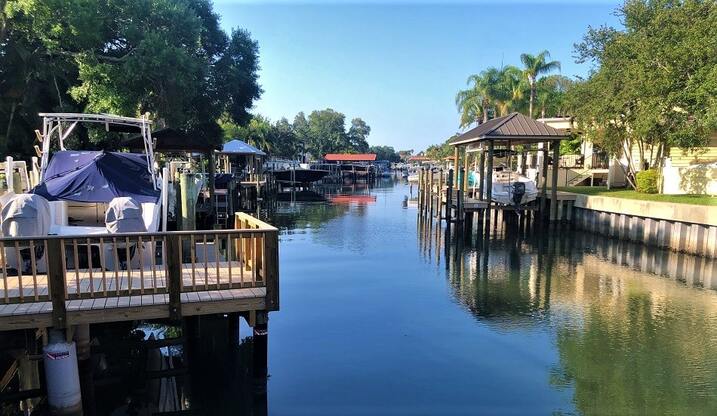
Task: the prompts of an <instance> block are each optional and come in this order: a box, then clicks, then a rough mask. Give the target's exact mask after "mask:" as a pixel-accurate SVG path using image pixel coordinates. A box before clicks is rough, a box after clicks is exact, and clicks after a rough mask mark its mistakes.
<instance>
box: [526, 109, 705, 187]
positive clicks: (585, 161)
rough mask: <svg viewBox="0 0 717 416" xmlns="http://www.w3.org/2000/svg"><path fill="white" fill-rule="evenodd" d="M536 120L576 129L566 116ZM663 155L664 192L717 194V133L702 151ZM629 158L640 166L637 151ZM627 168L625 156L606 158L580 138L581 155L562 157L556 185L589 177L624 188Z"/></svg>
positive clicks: (581, 182)
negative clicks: (578, 161)
mask: <svg viewBox="0 0 717 416" xmlns="http://www.w3.org/2000/svg"><path fill="white" fill-rule="evenodd" d="M539 121H542V122H544V123H545V124H547V125H549V126H551V127H554V128H557V129H560V130H563V131H566V132H572V131H575V130H576V127H575V123H574V121H573V119H572V118H569V117H559V118H545V119H539ZM666 153H667V155H666V156H665V158H664V160H663V168H662V172H661V173H662V178H663V180H662V192H663V193H665V194H708V195H717V132H715V133H714V134H713V135H712V136H710V138H709V140H708V142H707V144H706V145H705V146H704V147H702V148H699V149H694V150H690V151H685V150H683V149H680V148H679V147H671V148H670V149H668V151H667V152H666ZM631 156H632V163H633V165H634V166H638V167H639V166H640V160H639V152H638V151H637V150H636V149H634V151H633V152H632V155H631ZM576 158H582V164H579V163H573V159H576ZM627 165H628V157H627V156H626V155H624V154H623V155H622V156H621V157H620V158H619V159H615V158H609V157H608V156H607V154H606V153H604V152H601V151H600V150H599V148H598V147H597V146H595V145H594V144H593V143H592V142H591V141H590V140H589V139H587V138H583V141H582V144H581V147H580V155H563V156H561V161H560V165H559V166H560V167H562V168H565V169H566V171H565V173H563V174H562V175H561V178H560V179H559V181H558V183H560V184H563V183H567V184H568V185H585V184H589V183H588V180H587V179H588V178H590V179H591V180H592V181H593V183H595V182H594V180H595V179H600V180H599V183H605V184H609V185H610V186H616V187H620V186H625V185H626V180H625V173H624V172H625V170H626V169H627ZM638 169H639V168H638ZM570 177H572V178H570ZM603 179H604V181H603Z"/></svg>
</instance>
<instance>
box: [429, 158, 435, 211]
mask: <svg viewBox="0 0 717 416" xmlns="http://www.w3.org/2000/svg"><path fill="white" fill-rule="evenodd" d="M433 198H434V193H433V169H432V168H431V169H430V170H429V171H428V217H429V218H430V217H432V216H433V206H434V201H433Z"/></svg>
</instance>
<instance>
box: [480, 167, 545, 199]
mask: <svg viewBox="0 0 717 416" xmlns="http://www.w3.org/2000/svg"><path fill="white" fill-rule="evenodd" d="M471 176H474V177H475V179H474V180H471V178H470V177H469V181H470V182H472V183H475V184H477V183H479V178H478V174H477V173H475V172H473V175H471ZM491 181H492V191H491V200H493V201H494V202H496V203H498V204H501V205H512V206H516V207H517V206H523V205H526V204H529V203H531V202H533V201H535V199H536V198H537V197H538V187H537V186H536V184H535V181H533V180H531V179H529V178H527V177H525V176H523V175H521V174H519V173H518V172H515V171H513V170H511V169H510V168H508V167H506V166H497V167H495V168H494V169H493V175H492V178H491ZM486 185H487V184H486ZM473 186H475V185H473Z"/></svg>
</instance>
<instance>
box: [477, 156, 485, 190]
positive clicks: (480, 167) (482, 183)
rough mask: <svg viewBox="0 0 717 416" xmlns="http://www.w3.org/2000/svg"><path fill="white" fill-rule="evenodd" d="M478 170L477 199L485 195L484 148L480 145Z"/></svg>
mask: <svg viewBox="0 0 717 416" xmlns="http://www.w3.org/2000/svg"><path fill="white" fill-rule="evenodd" d="M478 171H479V172H480V173H479V174H480V178H479V180H480V183H478V199H479V200H481V201H482V200H483V197H485V193H484V191H485V178H486V176H485V149H483V147H482V146H481V150H480V162H479V163H478Z"/></svg>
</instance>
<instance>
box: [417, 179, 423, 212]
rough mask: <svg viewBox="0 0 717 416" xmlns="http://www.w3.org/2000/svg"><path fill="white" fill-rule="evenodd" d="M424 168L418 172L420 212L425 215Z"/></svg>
mask: <svg viewBox="0 0 717 416" xmlns="http://www.w3.org/2000/svg"><path fill="white" fill-rule="evenodd" d="M423 194H424V189H423V168H421V169H419V170H418V212H419V213H420V214H423V196H424V195H423Z"/></svg>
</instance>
